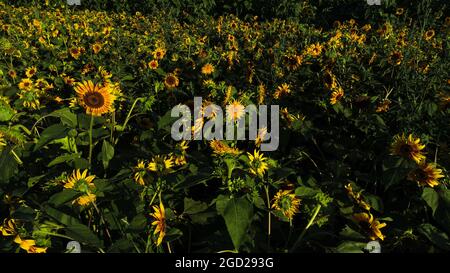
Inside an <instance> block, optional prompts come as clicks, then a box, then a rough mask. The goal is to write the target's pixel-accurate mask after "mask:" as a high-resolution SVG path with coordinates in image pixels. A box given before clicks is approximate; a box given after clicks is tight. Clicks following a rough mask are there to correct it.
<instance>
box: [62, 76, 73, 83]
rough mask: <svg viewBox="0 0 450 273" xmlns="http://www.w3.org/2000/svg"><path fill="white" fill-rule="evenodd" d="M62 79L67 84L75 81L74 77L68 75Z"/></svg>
mask: <svg viewBox="0 0 450 273" xmlns="http://www.w3.org/2000/svg"><path fill="white" fill-rule="evenodd" d="M63 81H64V83H65V84H67V85H73V84H74V83H75V79H74V78H72V77H70V76H63Z"/></svg>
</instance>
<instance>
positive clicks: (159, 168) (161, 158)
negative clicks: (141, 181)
mask: <svg viewBox="0 0 450 273" xmlns="http://www.w3.org/2000/svg"><path fill="white" fill-rule="evenodd" d="M173 166H174V162H173V158H172V156H167V155H157V156H155V157H153V158H152V160H151V161H150V163H148V165H147V170H149V171H152V172H157V173H163V172H168V171H170V170H171V168H172V167H173Z"/></svg>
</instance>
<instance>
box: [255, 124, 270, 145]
mask: <svg viewBox="0 0 450 273" xmlns="http://www.w3.org/2000/svg"><path fill="white" fill-rule="evenodd" d="M266 135H267V127H264V128H260V129H259V130H258V135H257V136H256V139H255V146H256V147H260V146H261V143H262V142H263V141H264V138H265V137H266Z"/></svg>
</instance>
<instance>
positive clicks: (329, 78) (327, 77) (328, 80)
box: [323, 70, 337, 90]
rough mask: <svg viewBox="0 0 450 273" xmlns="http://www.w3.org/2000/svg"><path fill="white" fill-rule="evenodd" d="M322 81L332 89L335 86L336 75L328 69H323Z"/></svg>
mask: <svg viewBox="0 0 450 273" xmlns="http://www.w3.org/2000/svg"><path fill="white" fill-rule="evenodd" d="M323 82H324V84H325V87H326V88H327V89H329V90H333V89H335V88H336V87H337V80H336V77H335V76H334V75H333V73H331V71H329V70H327V71H325V74H324V76H323Z"/></svg>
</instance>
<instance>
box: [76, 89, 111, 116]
mask: <svg viewBox="0 0 450 273" xmlns="http://www.w3.org/2000/svg"><path fill="white" fill-rule="evenodd" d="M75 91H76V92H77V94H78V100H79V103H80V105H81V106H82V107H83V108H85V109H86V113H87V114H90V115H93V116H101V115H103V114H105V113H108V112H110V111H111V110H112V109H113V103H114V100H115V98H116V97H115V96H114V95H113V94H111V90H110V85H105V86H100V85H98V84H94V83H93V82H92V81H84V82H82V83H78V85H77V86H76V87H75Z"/></svg>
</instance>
